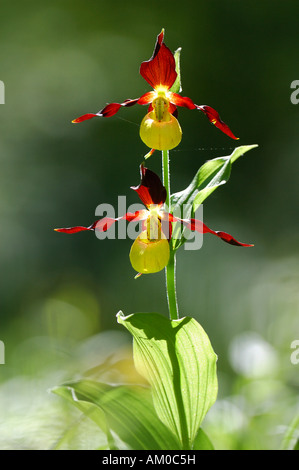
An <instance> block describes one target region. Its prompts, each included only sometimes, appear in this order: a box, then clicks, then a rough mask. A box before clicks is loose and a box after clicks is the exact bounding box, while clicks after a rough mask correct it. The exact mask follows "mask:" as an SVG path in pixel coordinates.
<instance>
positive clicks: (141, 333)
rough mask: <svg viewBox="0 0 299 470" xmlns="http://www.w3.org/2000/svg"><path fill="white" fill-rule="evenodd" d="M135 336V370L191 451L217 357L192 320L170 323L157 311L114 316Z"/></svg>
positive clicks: (213, 384) (212, 389) (212, 391)
mask: <svg viewBox="0 0 299 470" xmlns="http://www.w3.org/2000/svg"><path fill="white" fill-rule="evenodd" d="M117 318H118V322H119V323H121V324H122V325H124V326H125V327H126V328H127V329H128V331H129V332H130V333H131V334H132V335H133V337H134V342H133V345H134V362H135V366H136V369H137V371H138V372H139V373H140V374H141V375H142V376H143V377H144V378H145V379H146V380H148V382H149V383H150V385H151V387H152V393H153V400H154V405H155V408H156V411H157V414H158V416H159V418H160V419H161V420H162V421H163V422H164V423H165V424H166V425H167V426H168V427H169V428H170V429H171V430H172V431H173V433H174V434H176V435H177V436H178V437H179V439H180V442H181V443H182V447H183V449H190V448H192V444H193V442H194V440H195V438H196V436H197V433H198V429H199V427H200V425H201V423H202V421H203V419H204V417H205V415H206V413H207V411H208V410H209V408H210V407H211V406H212V404H213V403H214V402H215V400H216V396H217V376H216V360H217V357H216V354H215V353H214V351H213V349H212V347H211V344H210V341H209V338H208V336H207V334H206V333H205V331H204V330H203V328H202V327H201V326H200V325H199V323H197V322H196V320H194V319H193V318H190V317H185V318H181V319H180V320H172V321H171V320H169V319H168V318H166V317H163V316H162V315H159V314H156V313H145V314H143V313H137V314H133V315H128V316H124V315H123V313H122V312H119V313H118V315H117Z"/></svg>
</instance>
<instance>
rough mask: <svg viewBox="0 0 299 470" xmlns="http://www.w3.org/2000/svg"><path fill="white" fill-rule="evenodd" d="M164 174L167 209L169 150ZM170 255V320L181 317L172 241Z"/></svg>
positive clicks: (164, 152)
mask: <svg viewBox="0 0 299 470" xmlns="http://www.w3.org/2000/svg"><path fill="white" fill-rule="evenodd" d="M162 175H163V184H164V186H165V189H166V192H167V196H166V201H165V205H166V209H167V211H169V210H170V172H169V150H162ZM169 248H170V257H169V262H168V265H167V266H166V268H165V278H166V292H167V301H168V310H169V318H170V320H177V319H179V318H180V317H179V309H178V302H177V294H176V255H175V251H174V250H173V248H172V245H171V243H170V244H169Z"/></svg>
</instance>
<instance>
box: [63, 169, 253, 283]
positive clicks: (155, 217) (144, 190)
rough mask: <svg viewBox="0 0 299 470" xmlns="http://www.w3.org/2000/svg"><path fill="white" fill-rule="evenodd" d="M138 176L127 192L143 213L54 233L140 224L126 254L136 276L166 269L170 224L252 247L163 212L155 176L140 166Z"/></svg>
mask: <svg viewBox="0 0 299 470" xmlns="http://www.w3.org/2000/svg"><path fill="white" fill-rule="evenodd" d="M140 174H141V182H140V184H139V186H135V187H132V188H131V189H133V190H134V191H136V192H137V194H138V196H139V198H140V199H141V201H142V202H143V204H145V206H146V208H147V209H145V210H138V211H136V212H134V213H131V212H127V213H126V214H125V215H124V216H121V217H118V218H116V219H114V218H110V217H104V218H103V219H100V220H97V221H96V222H94V223H93V224H92V225H90V226H89V227H83V226H76V227H70V228H58V229H55V230H56V231H57V232H63V233H77V232H82V231H85V230H92V231H95V230H98V231H100V232H106V231H107V230H108V229H109V228H110V227H111V226H112V225H113V224H114V223H115V222H116V221H119V220H127V221H128V222H132V221H134V222H137V221H142V232H141V233H140V234H139V235H138V237H137V238H136V240H135V241H134V243H133V245H132V247H131V251H130V261H131V264H132V266H133V268H134V269H135V270H136V271H137V272H138V273H139V275H140V274H149V273H155V272H158V271H161V270H162V269H163V268H165V267H166V266H167V264H168V261H169V255H170V248H169V240H170V239H171V236H172V223H174V222H180V223H181V224H183V225H184V226H185V227H187V228H189V229H190V230H191V231H197V232H199V233H211V234H212V235H216V236H217V237H219V238H221V239H222V240H223V241H225V242H226V243H229V244H231V245H236V246H253V245H250V244H247V243H241V242H239V241H237V240H236V239H235V238H233V237H232V235H229V234H228V233H226V232H220V231H214V230H211V229H210V228H209V227H208V226H207V225H205V224H204V223H203V222H201V221H200V220H197V219H180V218H178V217H175V216H174V215H172V214H170V213H168V212H167V211H166V210H163V205H164V203H165V201H166V196H167V193H166V189H165V187H164V186H163V184H162V182H161V180H160V178H159V176H158V175H157V174H156V173H154V172H153V171H151V170H149V169H148V168H145V167H144V166H143V165H141V166H140Z"/></svg>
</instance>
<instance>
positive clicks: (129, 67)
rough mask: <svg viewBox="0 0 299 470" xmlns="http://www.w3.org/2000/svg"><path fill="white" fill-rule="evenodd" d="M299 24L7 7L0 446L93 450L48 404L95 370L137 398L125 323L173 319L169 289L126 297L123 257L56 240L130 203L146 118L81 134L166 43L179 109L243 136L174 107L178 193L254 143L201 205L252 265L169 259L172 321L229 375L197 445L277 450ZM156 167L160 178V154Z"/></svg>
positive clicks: (296, 252) (108, 9)
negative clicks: (120, 320)
mask: <svg viewBox="0 0 299 470" xmlns="http://www.w3.org/2000/svg"><path fill="white" fill-rule="evenodd" d="M298 17H299V3H298V2H297V1H289V0H286V1H284V2H281V1H275V0H274V1H273V0H271V1H269V0H264V1H263V2H258V1H252V0H249V1H246V2H240V1H238V0H228V1H220V0H209V1H203V0H198V1H194V0H193V1H187V2H185V3H182V2H179V1H177V0H172V1H171V2H170V1H168V2H159V1H156V0H154V1H152V2H140V1H136V0H133V1H130V2H129V3H125V2H121V1H119V0H115V1H114V2H113V4H112V3H109V2H107V1H101V0H97V1H96V0H88V1H87V2H81V1H78V0H72V1H65V0H64V1H58V0H53V1H51V2H38V1H37V0H28V1H26V2H21V1H16V2H9V1H7V0H2V2H1V19H0V79H1V80H2V81H3V82H4V84H5V104H4V105H0V123H1V130H0V215H1V225H0V233H1V243H0V259H1V282H0V305H1V311H0V315H1V316H0V340H2V341H3V342H4V344H5V364H4V365H0V448H2V449H12V448H13V449H23V448H26V449H48V448H55V446H57V447H59V448H84V449H85V448H93V447H98V446H99V443H100V442H101V439H102V436H101V435H100V434H99V433H98V431H97V430H96V429H95V428H94V427H93V425H92V424H90V423H88V422H87V421H85V420H82V419H81V417H80V413H79V412H77V411H76V410H72V409H71V407H69V406H68V404H65V403H62V401H63V400H62V399H61V398H59V397H57V396H54V395H53V394H51V393H49V392H48V389H49V388H51V387H53V386H55V385H57V384H59V383H62V382H63V381H65V380H66V379H69V378H72V379H73V378H76V377H77V376H80V375H82V374H87V375H89V372H87V371H90V369H92V373H94V370H96V371H98V370H99V372H98V373H99V377H100V379H101V380H105V379H107V380H108V381H112V382H117V381H122V380H126V381H128V380H129V381H133V382H134V381H135V380H138V378H136V377H135V375H134V371H133V367H132V363H131V338H130V337H129V336H128V335H127V334H126V332H125V331H123V329H122V328H121V327H120V326H119V325H118V324H117V323H116V318H115V315H116V313H117V312H118V311H119V310H120V309H121V310H123V311H124V313H126V314H129V313H133V312H141V311H148V312H150V311H156V312H160V313H162V314H165V315H167V303H166V295H165V286H164V273H163V272H161V273H158V274H156V275H152V276H142V277H141V278H140V279H138V280H134V274H135V273H134V271H133V269H132V267H131V265H130V263H129V258H128V254H129V250H130V246H131V243H132V242H131V240H103V241H99V240H98V239H97V238H96V237H95V236H94V234H92V233H89V232H86V233H81V234H78V235H73V236H66V235H63V234H58V233H56V232H54V231H53V228H55V227H65V226H71V225H89V224H91V223H92V222H93V221H94V220H95V209H96V207H97V205H98V204H101V203H109V204H112V205H117V197H118V195H126V196H127V201H128V204H132V203H136V202H139V201H138V200H136V195H135V194H134V193H133V191H131V190H130V189H129V188H130V186H132V185H136V184H138V182H139V169H138V166H139V165H140V163H141V162H142V159H143V156H144V154H145V153H146V152H147V149H146V148H145V146H144V144H143V143H142V142H141V140H140V139H139V134H138V127H139V124H140V122H141V120H142V117H143V116H144V114H145V111H146V108H144V107H141V106H136V107H132V108H127V109H122V110H121V111H120V112H119V113H118V115H116V116H115V117H112V118H110V119H102V120H100V119H94V120H91V121H88V122H85V123H82V124H80V125H73V124H71V120H72V119H74V118H75V117H78V116H79V115H81V114H84V113H86V112H97V111H98V110H99V109H101V108H102V107H103V106H104V105H105V104H106V103H108V102H111V101H116V102H121V101H123V100H124V99H126V98H136V97H139V96H141V94H143V93H144V92H146V91H148V90H149V89H150V87H149V86H148V84H147V83H146V82H145V81H144V80H143V78H142V77H141V76H140V75H139V73H138V72H139V66H140V63H141V62H142V61H143V60H147V59H149V58H150V57H151V55H152V51H153V48H154V44H155V40H156V35H157V34H158V33H159V32H160V31H161V28H162V27H164V28H165V32H166V33H165V34H166V36H165V42H166V44H167V45H168V47H169V48H170V49H171V50H173V51H174V50H175V49H177V47H179V46H180V47H182V54H181V72H182V86H183V95H184V96H190V97H191V98H192V99H193V100H194V101H195V102H196V103H198V104H208V105H210V106H212V107H214V108H216V109H217V110H218V112H219V113H220V115H221V117H222V118H223V119H224V120H225V122H227V123H228V124H229V125H230V127H231V129H232V130H233V132H234V133H235V134H236V135H238V136H239V137H240V140H239V141H238V142H237V143H236V142H234V141H232V140H231V139H229V138H228V137H227V136H225V135H224V134H222V133H221V132H220V131H218V130H217V129H216V128H215V127H214V126H211V125H210V124H209V122H208V120H207V119H206V118H205V116H204V115H203V114H201V113H199V112H195V111H188V110H186V109H180V111H179V120H180V124H181V126H182V129H183V140H182V142H181V144H180V146H179V147H177V148H176V149H175V150H174V151H172V152H171V176H172V190H173V191H179V190H181V189H183V188H185V186H186V185H187V184H188V183H189V182H190V180H191V179H192V177H193V175H194V174H195V172H196V171H197V169H198V168H199V167H200V166H201V165H202V164H203V163H204V162H205V161H206V160H208V159H211V158H215V157H217V156H221V155H229V154H230V153H231V152H232V149H233V148H234V147H235V146H236V145H245V144H255V143H258V144H259V148H258V149H257V150H253V151H251V152H250V153H248V154H247V155H246V156H245V157H244V158H243V159H240V160H239V161H238V162H237V164H236V165H235V167H234V168H233V172H232V177H231V180H230V181H229V183H228V184H227V185H225V186H223V187H222V188H220V189H218V190H217V191H216V192H215V193H214V194H213V195H212V196H211V197H210V198H209V200H208V201H207V202H206V203H205V205H204V221H205V222H206V223H207V224H208V225H209V226H210V227H212V228H213V229H215V230H224V231H227V232H229V233H232V234H233V235H234V236H236V237H237V238H238V239H239V240H242V241H246V242H252V243H254V244H255V248H253V249H239V248H236V247H233V246H230V245H227V244H224V243H222V242H221V241H220V240H218V239H215V237H209V236H208V235H207V236H206V238H205V239H204V244H203V248H202V249H201V250H200V251H198V252H192V251H184V250H181V251H180V252H179V253H178V258H177V267H178V272H177V277H178V299H179V304H180V311H181V314H182V315H190V316H194V317H195V318H196V319H197V320H198V321H199V322H200V323H201V324H202V326H203V327H204V328H205V330H206V332H207V333H208V335H209V337H210V339H211V342H212V345H213V347H214V349H215V351H216V353H217V354H218V357H219V359H218V370H219V382H220V390H219V399H218V402H217V403H216V405H215V406H214V407H213V408H212V410H211V411H210V412H209V414H208V416H207V418H206V421H205V423H204V429H206V431H207V433H208V435H209V436H210V438H211V440H212V441H213V442H214V444H215V446H216V448H219V449H222V448H233V449H236V448H239V449H256V448H263V449H273V448H279V447H280V445H281V442H282V440H283V436H284V435H285V432H286V431H287V430H288V426H289V424H290V423H291V421H292V419H293V418H294V417H295V416H296V414H297V413H298V411H299V409H298V405H299V403H298V387H299V377H298V372H299V364H298V365H295V364H292V363H291V360H290V356H291V352H292V350H291V347H290V345H291V343H292V341H294V340H296V339H299V320H298V310H299V249H298V242H299V218H298V205H299V190H298V172H299V159H298V149H299V134H298V113H299V105H298V106H295V105H293V104H291V101H290V95H291V91H292V90H291V89H290V84H291V82H292V81H293V80H296V79H297V80H298V79H299V67H298V42H299V32H298ZM148 166H149V167H150V168H151V169H152V170H154V171H156V172H158V173H159V174H161V157H160V155H159V153H158V152H156V153H155V154H154V155H153V156H152V157H151V159H150V160H149V161H148ZM119 215H121V214H119ZM103 364H104V365H105V366H103ZM97 367H99V369H97ZM94 368H96V369H94ZM84 430H86V431H84ZM83 431H84V432H83Z"/></svg>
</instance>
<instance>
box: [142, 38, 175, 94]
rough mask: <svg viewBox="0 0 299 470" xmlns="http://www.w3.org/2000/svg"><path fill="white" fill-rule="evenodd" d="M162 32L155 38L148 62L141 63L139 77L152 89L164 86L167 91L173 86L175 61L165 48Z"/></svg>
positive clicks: (169, 51)
mask: <svg viewBox="0 0 299 470" xmlns="http://www.w3.org/2000/svg"><path fill="white" fill-rule="evenodd" d="M163 40H164V30H162V31H161V33H160V34H159V35H158V36H157V41H156V45H155V49H154V53H153V55H152V57H151V59H150V60H147V61H145V62H142V64H141V66H140V70H139V71H140V75H141V76H142V77H143V78H144V79H145V80H146V81H147V83H149V84H150V85H151V86H152V87H153V88H154V89H155V88H156V87H157V86H160V85H162V86H165V87H167V88H168V89H169V88H171V87H172V85H173V84H174V82H175V80H176V77H177V73H176V70H175V59H174V56H173V54H172V52H171V50H170V49H168V47H167V46H165V44H164V42H163Z"/></svg>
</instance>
